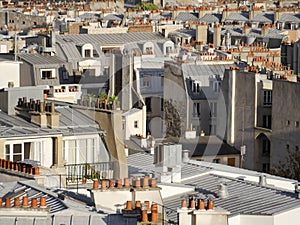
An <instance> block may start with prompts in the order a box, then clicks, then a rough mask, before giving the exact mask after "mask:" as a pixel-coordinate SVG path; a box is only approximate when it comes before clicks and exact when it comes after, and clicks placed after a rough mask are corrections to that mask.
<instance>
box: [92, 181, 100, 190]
mask: <svg viewBox="0 0 300 225" xmlns="http://www.w3.org/2000/svg"><path fill="white" fill-rule="evenodd" d="M98 187H99V181H98V180H94V183H93V189H98Z"/></svg>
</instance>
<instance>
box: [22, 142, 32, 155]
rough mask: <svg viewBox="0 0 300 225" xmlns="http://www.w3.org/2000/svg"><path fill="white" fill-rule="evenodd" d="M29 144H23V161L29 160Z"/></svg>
mask: <svg viewBox="0 0 300 225" xmlns="http://www.w3.org/2000/svg"><path fill="white" fill-rule="evenodd" d="M30 146H31V143H30V142H26V143H24V159H29V158H30Z"/></svg>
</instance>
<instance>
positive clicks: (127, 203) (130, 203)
mask: <svg viewBox="0 0 300 225" xmlns="http://www.w3.org/2000/svg"><path fill="white" fill-rule="evenodd" d="M126 210H132V201H127V202H126Z"/></svg>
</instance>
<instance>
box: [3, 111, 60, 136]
mask: <svg viewBox="0 0 300 225" xmlns="http://www.w3.org/2000/svg"><path fill="white" fill-rule="evenodd" d="M60 133H61V132H60V131H59V130H58V129H49V128H41V127H39V126H37V125H35V124H32V123H30V122H28V121H26V120H24V119H22V118H19V117H17V116H8V115H7V114H6V113H4V112H0V137H2V138H3V137H24V136H40V135H57V134H60Z"/></svg>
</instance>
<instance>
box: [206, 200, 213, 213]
mask: <svg viewBox="0 0 300 225" xmlns="http://www.w3.org/2000/svg"><path fill="white" fill-rule="evenodd" d="M213 209H214V202H213V200H212V199H208V202H207V210H213Z"/></svg>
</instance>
